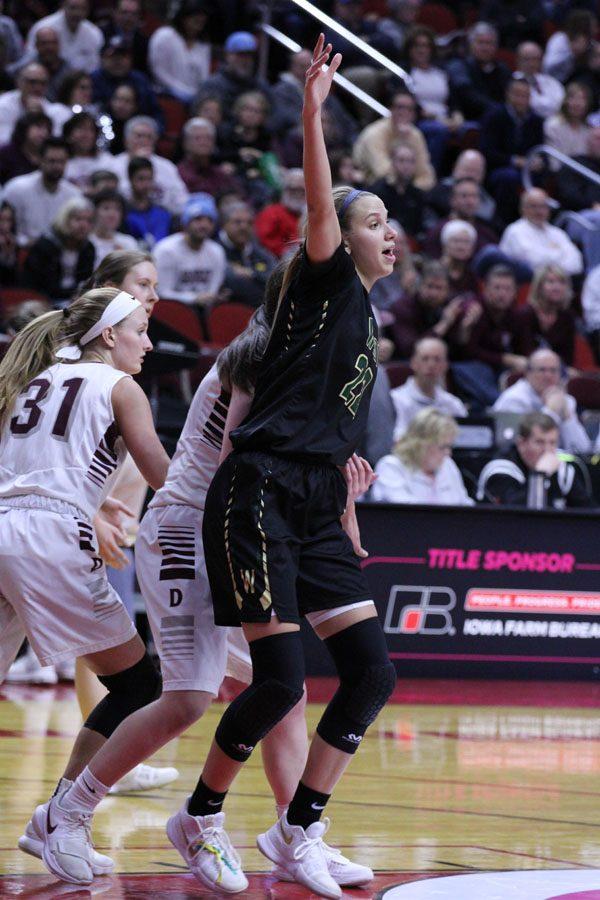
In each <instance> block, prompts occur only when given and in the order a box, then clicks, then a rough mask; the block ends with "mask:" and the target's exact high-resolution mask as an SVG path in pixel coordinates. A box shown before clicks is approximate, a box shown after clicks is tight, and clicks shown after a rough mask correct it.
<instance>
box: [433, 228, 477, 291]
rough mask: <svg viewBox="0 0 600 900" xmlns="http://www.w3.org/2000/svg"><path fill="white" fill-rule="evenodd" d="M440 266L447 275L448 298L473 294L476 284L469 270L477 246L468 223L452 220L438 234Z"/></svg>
mask: <svg viewBox="0 0 600 900" xmlns="http://www.w3.org/2000/svg"><path fill="white" fill-rule="evenodd" d="M440 241H441V245H442V257H441V259H442V264H443V265H444V268H445V269H446V273H447V275H448V286H449V290H450V294H449V296H450V298H452V297H457V296H458V295H459V294H468V293H475V292H476V291H477V287H478V282H477V277H476V276H475V273H474V272H473V270H472V269H471V262H472V260H473V254H474V252H475V246H476V244H477V232H476V231H475V229H474V228H473V226H472V225H471V224H470V223H469V222H464V221H463V220H462V219H453V220H452V221H451V222H446V224H445V225H444V227H443V228H442V230H441V232H440Z"/></svg>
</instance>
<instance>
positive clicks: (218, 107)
mask: <svg viewBox="0 0 600 900" xmlns="http://www.w3.org/2000/svg"><path fill="white" fill-rule="evenodd" d="M192 115H194V116H197V117H198V118H199V119H208V121H209V122H212V123H213V125H214V126H215V128H217V129H218V128H220V127H221V125H222V124H223V104H222V103H221V101H220V99H219V98H218V97H213V96H211V95H210V94H207V95H206V96H204V97H202V98H201V99H200V100H198V101H197V103H194V104H193V106H192Z"/></svg>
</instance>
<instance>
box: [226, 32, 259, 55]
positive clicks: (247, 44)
mask: <svg viewBox="0 0 600 900" xmlns="http://www.w3.org/2000/svg"><path fill="white" fill-rule="evenodd" d="M257 49H258V41H257V40H256V38H255V37H254V35H253V34H250V32H249V31H234V32H233V34H230V35H229V37H228V38H227V40H226V41H225V52H226V53H256V51H257Z"/></svg>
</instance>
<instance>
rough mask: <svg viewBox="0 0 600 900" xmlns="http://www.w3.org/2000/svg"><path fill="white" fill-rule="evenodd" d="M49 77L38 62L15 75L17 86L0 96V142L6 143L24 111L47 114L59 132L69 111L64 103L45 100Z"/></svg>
mask: <svg viewBox="0 0 600 900" xmlns="http://www.w3.org/2000/svg"><path fill="white" fill-rule="evenodd" d="M48 82H49V76H48V71H47V69H46V68H45V67H44V66H42V65H40V63H29V65H27V66H24V68H22V69H21V71H20V72H19V75H18V77H17V87H16V88H15V89H14V90H13V91H6V92H5V93H4V94H2V95H0V144H7V143H8V142H9V141H10V139H11V136H12V133H13V129H14V127H15V125H16V124H17V120H18V119H20V118H21V116H23V115H24V114H25V113H27V112H38V111H41V112H43V113H46V115H47V116H48V118H49V119H50V121H51V122H52V130H53V132H54V134H56V135H59V134H60V133H61V130H62V127H63V125H64V123H65V122H66V121H67V119H69V118H70V116H71V115H72V113H71V110H70V109H69V108H68V107H67V106H65V105H64V104H63V103H50V101H49V100H47V99H46V91H47V90H48Z"/></svg>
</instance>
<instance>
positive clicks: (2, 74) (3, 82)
mask: <svg viewBox="0 0 600 900" xmlns="http://www.w3.org/2000/svg"><path fill="white" fill-rule="evenodd" d="M0 3H1V0H0ZM1 8H2V7H1V6H0V9H1ZM14 86H15V80H14V78H13V76H12V75H11V73H10V71H9V66H8V63H7V61H6V47H5V39H4V37H3V36H2V34H0V94H3V93H4V92H5V91H12V89H13V88H14Z"/></svg>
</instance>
